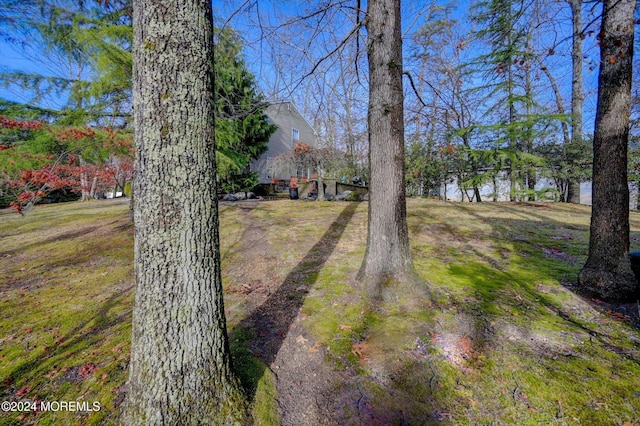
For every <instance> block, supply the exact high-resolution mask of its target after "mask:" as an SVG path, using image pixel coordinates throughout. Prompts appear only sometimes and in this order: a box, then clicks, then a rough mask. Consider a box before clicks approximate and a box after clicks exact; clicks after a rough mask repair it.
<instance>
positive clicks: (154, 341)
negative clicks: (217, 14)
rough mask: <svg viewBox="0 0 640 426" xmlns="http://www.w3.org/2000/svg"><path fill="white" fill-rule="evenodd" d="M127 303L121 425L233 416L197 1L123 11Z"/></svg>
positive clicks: (203, 27) (203, 1)
mask: <svg viewBox="0 0 640 426" xmlns="http://www.w3.org/2000/svg"><path fill="white" fill-rule="evenodd" d="M133 22H134V58H135V65H134V120H135V144H136V149H137V156H136V164H135V179H134V184H135V188H134V194H135V197H136V202H135V207H134V210H135V211H134V214H135V253H134V255H135V270H136V283H137V287H136V300H135V307H134V313H133V340H132V350H131V363H130V376H129V391H128V394H127V400H126V404H125V407H124V411H123V416H122V419H121V421H122V423H123V424H126V425H134V424H144V425H152V424H153V425H176V424H220V425H222V424H230V423H232V422H235V421H237V422H240V421H242V420H241V419H242V418H243V416H244V401H243V398H242V396H241V393H240V391H239V387H238V385H237V382H236V380H235V379H234V376H233V374H232V371H231V361H230V356H229V348H228V341H227V334H226V324H225V316H224V306H223V300H222V285H221V278H220V251H219V237H218V206H217V199H216V197H215V186H216V183H215V176H216V166H215V158H214V155H215V154H214V143H213V138H214V134H213V130H214V111H213V79H212V65H213V64H212V57H213V24H212V13H211V2H210V1H207V0H184V1H180V2H177V1H170V2H164V1H158V0H153V1H152V0H147V1H144V0H140V1H136V2H134V19H133Z"/></svg>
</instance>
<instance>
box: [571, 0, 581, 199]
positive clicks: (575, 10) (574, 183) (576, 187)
mask: <svg viewBox="0 0 640 426" xmlns="http://www.w3.org/2000/svg"><path fill="white" fill-rule="evenodd" d="M582 1H583V0H567V2H568V3H569V6H571V17H572V22H573V36H572V40H573V46H572V48H571V63H572V65H571V66H572V78H571V144H572V145H574V147H575V146H580V145H581V144H582V99H583V96H582V36H583V34H582ZM567 201H568V202H569V203H574V204H580V179H576V178H573V177H570V178H569V182H568V184H567Z"/></svg>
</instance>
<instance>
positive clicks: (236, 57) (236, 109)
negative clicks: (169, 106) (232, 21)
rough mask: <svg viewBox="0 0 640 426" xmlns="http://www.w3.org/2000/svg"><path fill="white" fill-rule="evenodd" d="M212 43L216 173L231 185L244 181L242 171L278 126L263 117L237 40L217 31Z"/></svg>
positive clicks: (229, 31) (229, 32) (228, 31)
mask: <svg viewBox="0 0 640 426" xmlns="http://www.w3.org/2000/svg"><path fill="white" fill-rule="evenodd" d="M214 43H215V47H214V57H215V65H214V70H215V74H214V87H215V113H216V124H215V128H216V150H217V152H216V155H217V161H218V174H219V176H220V178H221V179H223V180H226V181H228V183H229V184H231V186H233V184H234V182H233V181H234V180H236V179H240V180H246V178H247V174H245V173H242V172H243V171H244V169H245V168H246V167H247V166H248V165H249V164H250V163H251V161H252V160H253V159H256V158H258V157H259V156H260V155H262V154H263V153H264V152H266V150H267V145H268V143H269V138H270V137H271V135H272V134H273V133H274V132H275V131H276V130H277V127H276V126H275V125H273V124H270V123H269V120H268V117H267V116H266V115H265V114H264V110H265V109H266V108H267V106H268V104H267V103H266V102H265V100H264V97H263V96H262V95H261V94H259V93H258V89H257V87H256V83H255V78H254V77H253V75H252V74H251V73H250V72H249V70H248V69H247V66H246V64H245V62H244V59H243V58H242V54H241V51H242V42H241V40H240V37H238V35H237V34H236V33H235V31H234V30H233V29H231V28H219V29H216V34H215V38H214ZM243 174H244V175H245V176H243ZM257 183H258V182H257V179H256V181H255V184H257ZM241 186H243V187H246V186H247V185H246V183H243V184H242V185H241Z"/></svg>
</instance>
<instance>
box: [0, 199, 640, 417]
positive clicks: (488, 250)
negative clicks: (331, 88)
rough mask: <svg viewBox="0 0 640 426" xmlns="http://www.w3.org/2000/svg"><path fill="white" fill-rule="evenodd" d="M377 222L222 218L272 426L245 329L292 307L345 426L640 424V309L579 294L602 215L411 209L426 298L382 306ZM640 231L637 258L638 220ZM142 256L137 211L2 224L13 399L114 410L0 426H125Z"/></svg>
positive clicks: (343, 215)
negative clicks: (118, 425) (376, 286)
mask: <svg viewBox="0 0 640 426" xmlns="http://www.w3.org/2000/svg"><path fill="white" fill-rule="evenodd" d="M367 207H368V206H367V204H366V203H359V204H353V203H336V202H334V203H329V202H324V203H322V202H303V201H273V202H262V203H258V204H257V205H255V206H253V205H249V204H245V203H237V204H234V205H225V206H221V212H220V216H221V245H222V261H223V281H224V287H225V304H226V309H227V318H228V323H229V328H230V336H232V342H231V343H232V346H233V351H234V354H235V357H236V359H235V364H236V366H237V367H238V368H239V369H240V370H241V371H239V374H240V376H241V377H242V379H243V383H245V385H246V386H247V387H248V388H250V393H251V394H252V398H253V402H254V407H255V409H254V415H255V418H256V422H257V423H261V424H273V423H277V414H274V409H273V407H274V406H275V404H274V399H275V398H276V397H277V395H276V391H275V388H274V387H273V377H272V376H270V375H269V374H268V371H269V370H268V369H265V368H263V367H264V366H263V365H261V364H260V361H259V360H257V359H255V357H252V354H251V351H250V350H249V349H248V348H249V347H250V346H251V342H252V339H254V338H255V335H254V334H252V330H246V329H244V328H243V325H242V324H243V321H244V320H245V319H246V318H247V317H248V316H249V315H251V314H252V312H253V310H254V309H255V308H256V306H260V305H261V304H262V305H264V304H265V303H267V301H268V300H270V299H269V296H268V295H273V294H277V293H278V292H283V294H285V295H286V297H287V298H289V299H290V300H291V301H292V302H296V303H298V304H299V308H300V312H301V315H302V316H303V320H302V324H303V325H304V326H305V327H306V328H307V329H308V330H310V333H311V334H312V336H313V337H314V339H316V341H317V342H318V344H319V345H320V346H322V348H324V351H325V354H326V356H325V363H326V364H327V365H328V366H329V367H330V368H331V369H332V370H334V371H337V372H340V375H339V376H338V377H343V378H345V379H344V380H343V381H336V382H335V384H334V386H335V390H336V395H341V398H340V402H335V401H334V402H333V404H334V406H333V410H334V411H335V412H336V413H337V415H338V416H340V417H341V418H342V419H344V424H436V423H441V424H451V425H460V424H470V425H475V424H506V425H510V424H519V425H529V424H530V425H537V424H545V425H547V424H558V425H563V424H566V425H574V424H588V425H592V424H593V425H599V424H602V425H634V424H635V425H640V423H639V420H638V419H639V418H640V415H639V414H638V413H640V333H639V331H638V328H636V325H637V324H636V323H635V322H634V321H633V320H632V319H630V317H632V315H630V314H631V312H630V310H631V309H632V308H633V305H629V306H622V307H615V306H609V305H606V304H603V303H600V302H599V301H593V300H588V299H585V298H582V297H579V296H578V295H576V294H575V293H574V291H573V290H574V289H575V280H576V276H577V273H578V271H579V269H580V267H581V266H582V264H583V263H584V261H585V260H586V253H587V247H588V246H587V245H588V236H589V232H588V224H589V216H590V209H589V208H588V207H585V206H573V205H564V204H551V203H545V204H510V203H498V204H493V203H484V204H468V203H442V202H436V201H425V200H409V202H408V215H409V229H410V236H411V247H412V252H413V257H414V263H415V267H416V271H417V273H418V275H419V277H420V278H421V279H422V280H423V282H424V289H425V292H424V296H423V297H421V298H419V299H416V297H415V294H413V293H403V290H398V294H397V297H396V300H394V301H393V302H390V303H387V304H383V305H381V306H379V307H377V308H376V309H370V308H369V307H368V306H367V305H366V304H365V302H364V300H365V298H364V295H363V294H362V289H361V288H360V287H359V285H358V283H357V282H356V281H355V275H356V273H357V271H358V268H359V266H360V263H361V261H362V257H363V255H364V249H365V244H366V223H367V218H366V217H367ZM631 224H632V235H631V237H632V250H639V249H640V214H639V213H637V212H632V213H631ZM132 259H133V228H132V226H131V224H130V223H129V222H128V204H127V203H125V202H122V201H119V200H107V201H93V202H87V203H80V202H78V203H68V204H61V205H48V206H37V207H36V208H35V209H34V210H33V212H32V213H31V214H29V215H28V216H25V217H21V216H18V215H15V214H8V213H6V212H5V213H3V214H0V394H1V395H0V396H1V398H0V400H3V401H14V402H17V401H27V400H29V401H34V400H35V401H87V402H90V403H93V402H98V403H99V405H100V408H101V409H100V411H92V412H83V413H79V412H69V411H58V412H39V413H17V412H0V424H3V425H4V424H7V425H12V424H38V425H48V424H50V425H64V424H69V425H75V424H87V425H89V424H112V423H114V422H115V419H116V416H117V412H118V410H117V407H118V406H119V404H120V403H121V401H122V398H123V395H124V392H125V389H124V383H125V381H126V379H127V375H128V358H129V349H130V337H131V327H130V321H131V310H132V308H133V298H134V277H133V267H132ZM624 309H626V310H624ZM636 309H637V308H636ZM635 316H637V312H635ZM634 422H635V423H634Z"/></svg>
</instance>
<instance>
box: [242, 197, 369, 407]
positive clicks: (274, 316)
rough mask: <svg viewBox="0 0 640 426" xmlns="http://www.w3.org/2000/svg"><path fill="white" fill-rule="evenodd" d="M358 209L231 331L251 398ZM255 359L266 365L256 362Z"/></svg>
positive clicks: (349, 208) (350, 208)
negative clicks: (265, 369)
mask: <svg viewBox="0 0 640 426" xmlns="http://www.w3.org/2000/svg"><path fill="white" fill-rule="evenodd" d="M357 208H358V203H349V204H347V205H346V206H345V208H344V209H343V210H342V212H341V213H340V215H339V216H338V217H337V218H336V219H335V221H333V223H332V224H331V225H330V226H329V228H328V229H327V231H326V232H325V233H324V235H323V236H322V237H321V238H320V239H319V240H318V242H317V243H316V244H315V245H314V246H313V247H312V248H311V249H310V250H309V251H308V252H307V254H306V255H305V257H304V258H303V259H302V260H301V261H300V262H299V263H298V264H297V265H296V266H295V267H294V268H293V269H292V270H291V271H290V272H289V274H288V275H287V276H286V277H285V279H284V280H283V282H282V284H281V285H280V287H279V288H278V290H277V291H275V292H274V293H273V294H271V295H270V296H269V298H268V299H267V300H266V301H265V302H264V303H263V304H261V305H260V306H258V307H257V308H256V309H255V310H254V311H253V312H252V313H250V314H249V315H248V316H247V318H245V319H244V320H243V321H242V322H241V323H240V324H239V325H238V326H236V327H234V329H233V330H232V331H231V333H230V341H231V349H232V352H233V355H234V357H233V358H234V366H235V369H236V371H237V372H238V375H239V376H240V379H241V381H242V382H243V385H244V386H245V388H246V389H247V390H248V392H249V394H250V395H249V396H250V398H253V397H254V396H255V395H254V392H255V388H256V386H257V383H258V382H259V380H260V378H261V377H262V375H263V373H264V368H266V366H270V365H271V364H272V363H273V362H274V360H275V359H276V356H277V355H278V352H279V350H280V348H281V347H282V344H283V342H284V339H285V337H286V336H287V332H288V330H289V327H290V326H291V325H292V324H293V322H294V321H295V319H296V317H297V316H298V314H299V312H300V309H301V307H302V304H303V303H304V300H305V298H306V296H307V294H308V293H309V290H310V289H311V287H312V286H313V285H314V284H315V282H316V281H317V279H318V275H319V273H320V271H321V270H322V268H323V266H324V265H325V263H326V262H327V260H328V259H329V257H330V256H331V254H332V253H333V251H334V249H335V247H336V246H337V244H338V242H339V241H340V238H341V237H342V234H343V233H344V230H345V228H346V227H347V225H348V224H349V222H350V221H351V218H352V217H353V215H354V214H355V212H356V209H357ZM254 356H256V357H258V358H259V359H260V360H261V361H262V362H263V363H264V364H261V365H259V364H260V363H256V361H255V359H253V357H254Z"/></svg>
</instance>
